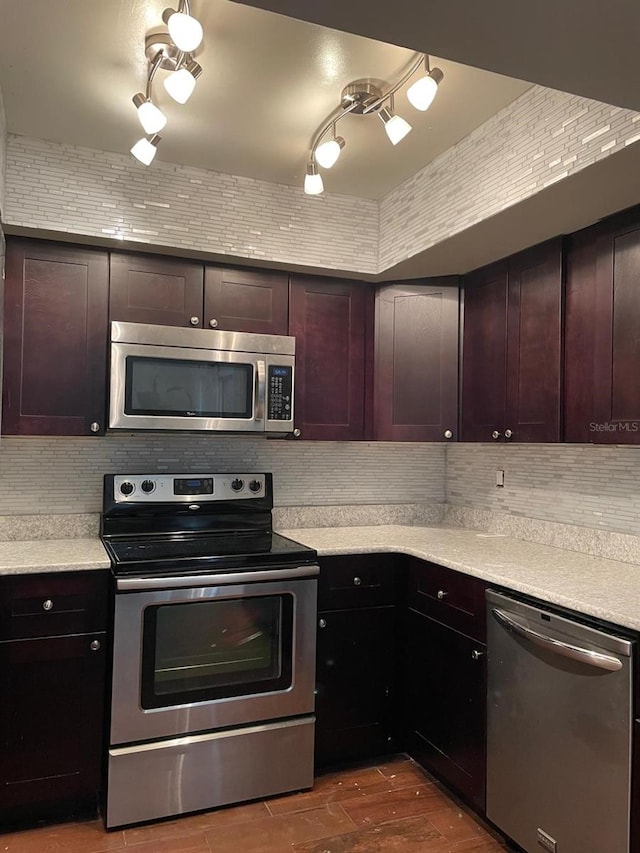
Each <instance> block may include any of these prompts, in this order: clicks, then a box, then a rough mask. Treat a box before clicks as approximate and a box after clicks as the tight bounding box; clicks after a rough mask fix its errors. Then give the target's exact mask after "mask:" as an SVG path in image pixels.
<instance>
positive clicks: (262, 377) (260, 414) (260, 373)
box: [255, 359, 267, 421]
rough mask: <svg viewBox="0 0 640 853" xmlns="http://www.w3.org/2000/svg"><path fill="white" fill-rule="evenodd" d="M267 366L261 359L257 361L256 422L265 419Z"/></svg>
mask: <svg viewBox="0 0 640 853" xmlns="http://www.w3.org/2000/svg"><path fill="white" fill-rule="evenodd" d="M266 373H267V369H266V364H265V362H264V361H262V360H261V359H260V360H258V361H256V400H255V413H256V414H255V420H256V421H261V420H263V419H264V402H265V396H266V387H267V379H266Z"/></svg>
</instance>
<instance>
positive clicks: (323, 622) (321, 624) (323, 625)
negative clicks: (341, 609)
mask: <svg viewBox="0 0 640 853" xmlns="http://www.w3.org/2000/svg"><path fill="white" fill-rule="evenodd" d="M318 627H319V628H326V627H327V620H326V619H320V621H319V622H318Z"/></svg>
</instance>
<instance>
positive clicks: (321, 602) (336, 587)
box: [318, 554, 398, 610]
mask: <svg viewBox="0 0 640 853" xmlns="http://www.w3.org/2000/svg"><path fill="white" fill-rule="evenodd" d="M397 561H398V558H397V555H395V554H352V555H350V556H344V557H343V556H340V557H321V558H320V561H319V562H320V581H319V584H318V609H319V610H342V609H345V608H353V607H376V606H378V605H383V604H395V600H396V575H395V571H394V569H395V565H396V562H397Z"/></svg>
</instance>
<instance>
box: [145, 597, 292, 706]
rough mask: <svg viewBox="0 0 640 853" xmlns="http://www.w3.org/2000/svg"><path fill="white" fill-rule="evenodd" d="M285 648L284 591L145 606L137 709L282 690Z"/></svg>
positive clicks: (287, 669)
mask: <svg viewBox="0 0 640 853" xmlns="http://www.w3.org/2000/svg"><path fill="white" fill-rule="evenodd" d="M292 650H293V596H292V595H291V594H290V593H287V594H283V595H269V596H255V597H242V598H236V599H223V600H217V599H214V600H208V601H197V602H187V603H174V604H162V605H158V606H153V607H148V608H147V609H146V610H145V616H144V634H143V658H142V707H143V708H162V707H167V706H171V705H177V704H183V703H185V702H187V703H188V702H200V701H206V700H209V699H222V698H226V697H232V696H243V695H251V694H256V693H267V692H270V691H272V690H286V689H287V688H289V687H290V686H291V670H292V666H291V659H292Z"/></svg>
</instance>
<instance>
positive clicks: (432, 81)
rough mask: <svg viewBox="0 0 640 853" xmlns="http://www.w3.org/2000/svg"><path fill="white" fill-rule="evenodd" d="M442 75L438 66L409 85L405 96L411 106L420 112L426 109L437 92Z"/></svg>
mask: <svg viewBox="0 0 640 853" xmlns="http://www.w3.org/2000/svg"><path fill="white" fill-rule="evenodd" d="M443 77H444V74H443V73H442V71H440V69H439V68H433V69H432V70H431V71H430V72H429V73H428V74H425V75H424V77H420V79H419V80H416V82H415V83H413V84H412V85H411V86H409V88H408V89H407V98H408V99H409V103H410V104H411V106H413V107H415V108H416V109H417V110H420V111H421V112H424V111H425V110H428V109H429V107H430V106H431V104H432V102H433V99H434V98H435V96H436V95H437V93H438V84H439V83H440V81H441V80H442V79H443Z"/></svg>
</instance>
